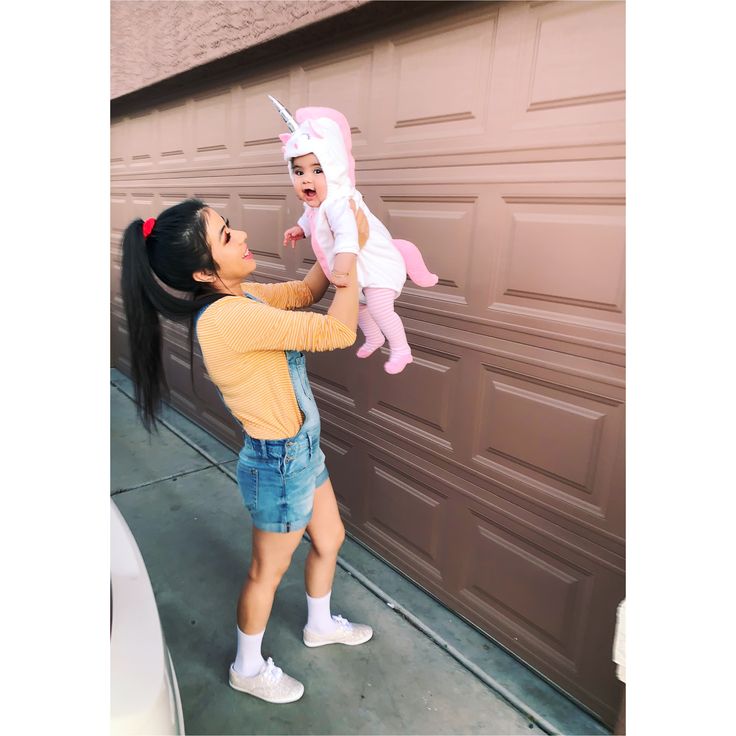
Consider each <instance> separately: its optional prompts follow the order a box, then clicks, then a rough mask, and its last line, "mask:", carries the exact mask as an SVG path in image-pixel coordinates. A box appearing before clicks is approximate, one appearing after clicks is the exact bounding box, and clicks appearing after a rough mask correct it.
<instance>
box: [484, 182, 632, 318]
mask: <svg viewBox="0 0 736 736" xmlns="http://www.w3.org/2000/svg"><path fill="white" fill-rule="evenodd" d="M502 199H503V202H504V205H505V206H504V207H503V209H502V210H501V212H500V214H499V219H498V226H499V230H500V232H501V233H503V236H502V238H501V242H500V244H499V250H500V253H499V258H498V264H499V265H498V273H497V277H496V280H495V285H494V294H493V297H492V303H491V304H490V305H489V309H490V310H493V309H497V308H499V307H500V308H502V309H504V313H505V315H508V314H509V313H510V312H513V309H514V307H519V308H521V309H523V310H526V311H525V313H526V314H527V315H528V314H529V310H536V311H537V312H539V313H540V318H541V319H544V317H543V316H542V315H543V313H546V314H547V315H548V318H549V319H552V320H556V319H557V320H559V319H566V320H568V321H570V322H573V323H574V318H576V317H577V318H579V319H580V321H581V322H586V323H587V324H589V323H590V322H591V321H596V322H599V323H610V326H611V328H613V329H616V328H620V325H621V324H622V323H623V320H624V304H623V301H624V277H625V259H624V247H625V238H624V231H625V230H624V228H625V217H624V213H623V202H619V203H614V202H615V199H614V200H613V201H612V200H611V198H596V197H589V198H583V197H565V196H558V197H554V196H547V197H545V196H528V195H526V196H525V195H505V196H503V198H502ZM601 326H602V327H604V326H605V324H602V325H601Z"/></svg>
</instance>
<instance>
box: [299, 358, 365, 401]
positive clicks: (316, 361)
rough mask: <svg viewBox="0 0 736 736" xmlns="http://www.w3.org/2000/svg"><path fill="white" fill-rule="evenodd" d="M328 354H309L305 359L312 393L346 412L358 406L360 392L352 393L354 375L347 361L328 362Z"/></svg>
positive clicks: (355, 381)
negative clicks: (345, 409) (344, 409)
mask: <svg viewBox="0 0 736 736" xmlns="http://www.w3.org/2000/svg"><path fill="white" fill-rule="evenodd" d="M330 357H331V356H330V354H329V353H311V354H309V355H308V357H307V365H308V367H309V380H310V383H311V386H312V391H313V392H314V393H315V395H316V396H318V397H324V398H325V399H326V400H327V401H328V402H329V403H331V404H333V405H335V404H336V405H339V406H342V407H344V408H347V409H348V410H354V409H356V406H360V404H361V403H362V402H361V401H360V395H361V392H360V391H359V390H358V391H354V390H353V386H355V384H356V383H357V380H356V375H355V374H354V373H353V372H352V371H351V370H350V365H349V363H348V362H347V361H339V362H338V361H330Z"/></svg>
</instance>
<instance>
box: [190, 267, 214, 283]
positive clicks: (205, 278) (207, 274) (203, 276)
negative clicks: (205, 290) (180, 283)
mask: <svg viewBox="0 0 736 736" xmlns="http://www.w3.org/2000/svg"><path fill="white" fill-rule="evenodd" d="M192 278H193V279H194V280H195V281H201V282H202V283H205V284H211V283H212V282H213V281H214V280H215V274H214V273H213V272H212V271H208V270H207V269H203V270H202V271H195V272H194V273H193V274H192Z"/></svg>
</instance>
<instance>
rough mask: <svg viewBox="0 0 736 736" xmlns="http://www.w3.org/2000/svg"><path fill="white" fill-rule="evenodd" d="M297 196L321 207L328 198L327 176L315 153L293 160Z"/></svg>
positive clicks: (313, 205)
mask: <svg viewBox="0 0 736 736" xmlns="http://www.w3.org/2000/svg"><path fill="white" fill-rule="evenodd" d="M292 169H293V171H294V190H295V191H296V196H297V197H299V199H301V200H302V202H306V203H307V204H308V205H309V206H310V207H319V206H320V205H321V204H322V202H324V201H325V199H327V178H326V177H325V174H324V172H323V171H322V167H321V166H320V165H319V161H318V160H317V157H316V156H315V155H314V154H313V153H306V154H304V156H298V157H297V158H295V159H294V160H293V161H292Z"/></svg>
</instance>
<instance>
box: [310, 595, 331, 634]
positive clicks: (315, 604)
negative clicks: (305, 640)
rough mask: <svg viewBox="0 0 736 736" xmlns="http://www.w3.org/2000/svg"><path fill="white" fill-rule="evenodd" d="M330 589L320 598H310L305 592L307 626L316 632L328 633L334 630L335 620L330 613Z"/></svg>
mask: <svg viewBox="0 0 736 736" xmlns="http://www.w3.org/2000/svg"><path fill="white" fill-rule="evenodd" d="M331 595H332V591H330V592H329V593H328V594H327V595H323V596H322V597H321V598H312V597H310V595H309V593H307V612H308V618H307V628H308V629H309V630H310V631H314V632H315V633H316V634H329V633H330V632H331V631H334V630H335V626H336V624H335V622H334V621H333V620H332V616H331V615H330V596H331Z"/></svg>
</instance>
